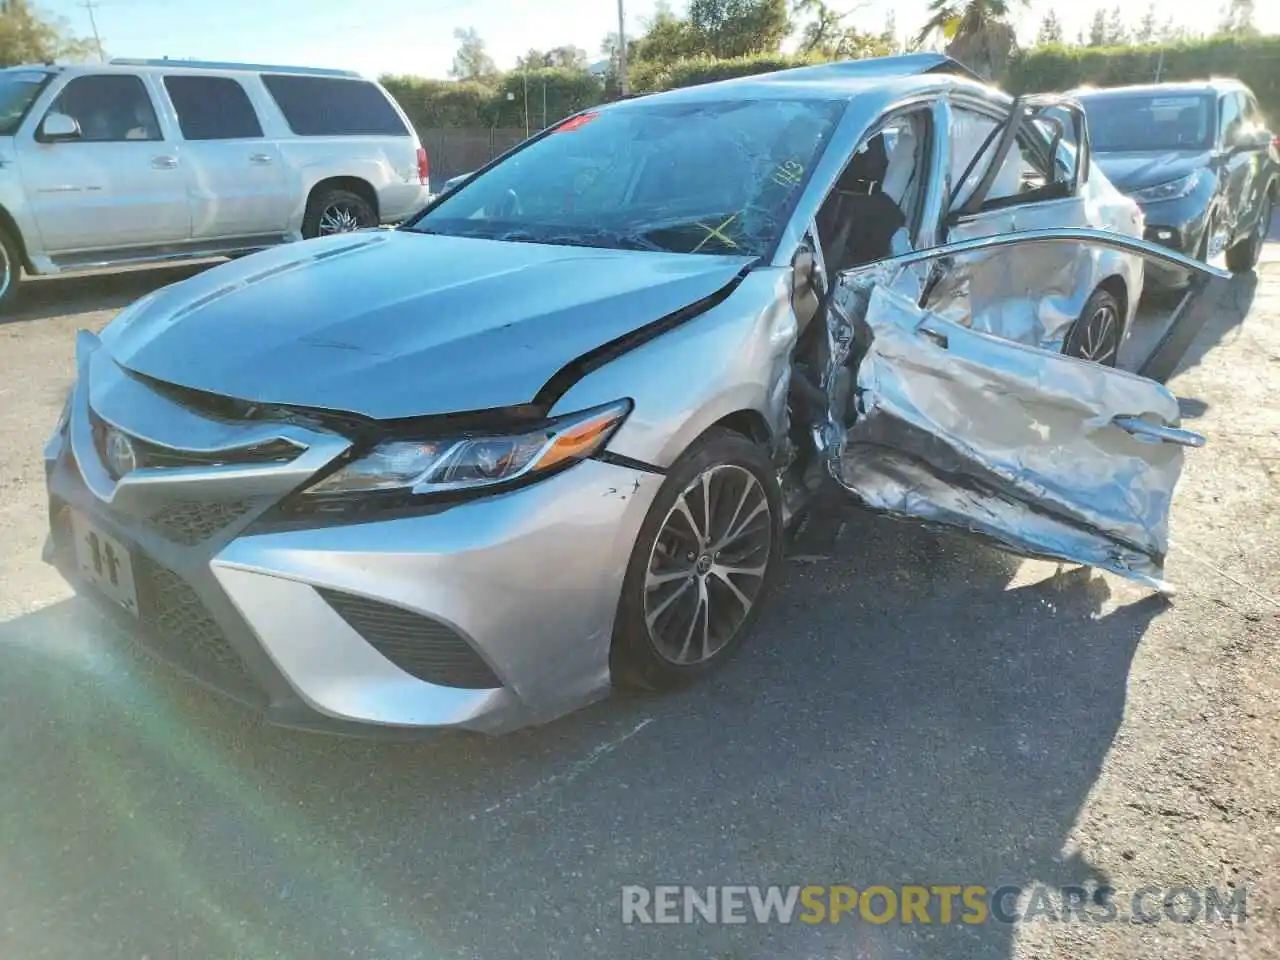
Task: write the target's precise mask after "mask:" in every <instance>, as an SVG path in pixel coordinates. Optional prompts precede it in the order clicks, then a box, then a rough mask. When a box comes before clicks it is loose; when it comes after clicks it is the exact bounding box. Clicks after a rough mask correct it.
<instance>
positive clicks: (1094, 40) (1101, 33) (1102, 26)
mask: <svg viewBox="0 0 1280 960" xmlns="http://www.w3.org/2000/svg"><path fill="white" fill-rule="evenodd" d="M1106 45H1107V14H1106V11H1104V10H1103V9H1102V8H1101V7H1099V8H1098V9H1097V10H1095V11H1094V13H1093V19H1092V20H1090V21H1089V46H1091V47H1105V46H1106Z"/></svg>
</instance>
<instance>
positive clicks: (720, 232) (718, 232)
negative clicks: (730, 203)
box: [689, 213, 741, 253]
mask: <svg viewBox="0 0 1280 960" xmlns="http://www.w3.org/2000/svg"><path fill="white" fill-rule="evenodd" d="M737 219H738V215H737V214H736V213H731V214H729V219H727V220H725V221H724V223H722V224H720V225H719V226H718V227H708V226H707V225H706V224H705V223H699V224H698V226H700V227H701V228H702V229H703V230H705V231H707V235H706V236H705V237H703V238H702V239H701V240H699V241H698V245H697V246H696V247H694V248H693V249H692V250H691V251H689V252H690V253H697V252H698V251H699V250H701V249H702V248H703V247H705V246H706V245H707V244H708V243H709V242H710V241H712V240H719V241H720V242H721V243H723V244H724V245H725V246H727V247H730V248H731V249H733V250H738V249H741V248H740V247H739V246H738V245H737V244H736V243H734V241H733V240H732V239H731V238H730V237H727V236H725V234H724V228H725V227H727V226H729V224H731V223H733V221H735V220H737Z"/></svg>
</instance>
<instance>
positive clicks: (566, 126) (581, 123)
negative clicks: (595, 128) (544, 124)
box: [553, 113, 600, 133]
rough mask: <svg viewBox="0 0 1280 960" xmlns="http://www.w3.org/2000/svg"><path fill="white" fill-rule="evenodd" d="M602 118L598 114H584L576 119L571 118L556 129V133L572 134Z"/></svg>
mask: <svg viewBox="0 0 1280 960" xmlns="http://www.w3.org/2000/svg"><path fill="white" fill-rule="evenodd" d="M598 116H600V114H598V113H583V114H579V115H578V116H576V117H570V118H569V119H568V120H566V121H565V122H564V123H562V124H560V126H558V127H556V128H555V130H554V131H553V132H554V133H570V132H572V131H574V130H577V129H578V128H579V127H585V126H586V125H587V124H588V123H590V122H591V121H592V120H594V119H595V118H596V117H598Z"/></svg>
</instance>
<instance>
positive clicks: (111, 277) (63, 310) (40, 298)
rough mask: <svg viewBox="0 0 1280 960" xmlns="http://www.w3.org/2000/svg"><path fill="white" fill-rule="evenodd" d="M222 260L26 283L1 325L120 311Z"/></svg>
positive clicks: (53, 278)
mask: <svg viewBox="0 0 1280 960" xmlns="http://www.w3.org/2000/svg"><path fill="white" fill-rule="evenodd" d="M220 262H222V261H213V262H212V263H211V262H209V261H200V262H198V263H184V264H180V265H177V266H169V267H153V268H147V269H132V270H125V271H121V272H118V273H108V272H95V273H85V274H78V275H73V276H67V277H42V278H40V279H38V280H29V281H26V282H24V283H23V284H22V286H21V287H20V288H19V290H18V301H17V303H16V305H15V306H14V307H13V309H12V311H11V312H10V313H9V314H8V315H7V316H4V317H0V324H6V323H32V322H38V321H40V320H48V319H50V318H52V317H60V316H65V315H67V314H74V313H89V312H93V311H98V310H120V309H122V308H124V307H127V306H128V305H129V304H131V303H132V302H133V301H134V300H137V299H138V298H139V297H142V296H145V295H146V294H148V293H150V292H151V291H152V290H156V289H158V288H160V287H163V286H167V285H169V284H171V283H177V282H178V281H179V280H186V279H187V278H188V277H193V276H195V275H196V274H197V273H200V272H201V271H203V270H207V269H209V267H210V266H212V265H215V264H216V263H220Z"/></svg>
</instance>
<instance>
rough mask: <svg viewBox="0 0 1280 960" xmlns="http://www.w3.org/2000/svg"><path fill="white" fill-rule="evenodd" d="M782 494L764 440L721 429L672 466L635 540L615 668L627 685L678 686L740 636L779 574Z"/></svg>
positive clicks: (715, 662)
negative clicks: (748, 437)
mask: <svg viewBox="0 0 1280 960" xmlns="http://www.w3.org/2000/svg"><path fill="white" fill-rule="evenodd" d="M781 520H782V498H781V493H780V491H779V488H778V483H777V480H776V478H775V476H774V471H773V467H772V464H771V463H770V461H769V458H768V456H767V455H766V453H765V451H764V450H763V449H761V447H760V446H759V445H758V444H756V443H753V442H752V441H750V440H748V439H747V438H746V437H743V436H741V435H740V434H737V433H734V432H732V431H729V430H723V429H720V428H714V429H712V430H710V431H708V432H707V433H706V434H704V435H703V436H702V437H701V438H700V439H699V440H697V441H696V442H695V443H694V444H693V446H691V447H690V448H689V449H688V450H687V451H685V453H684V454H683V455H682V456H681V457H680V459H679V460H677V461H676V462H675V464H674V465H673V466H672V468H671V471H670V473H669V474H668V475H667V479H666V481H665V482H664V483H663V485H662V487H661V489H660V490H659V491H658V495H657V497H656V498H655V499H654V502H653V504H652V506H651V507H650V508H649V514H648V516H646V517H645V521H644V523H643V525H642V526H641V528H640V535H639V537H637V539H636V544H635V547H634V548H633V549H632V553H631V560H630V561H629V563H628V564H627V572H626V576H625V578H624V580H623V585H622V597H621V599H620V600H619V603H618V616H617V622H616V623H615V626H614V634H613V647H612V649H611V651H610V668H611V670H612V673H613V677H614V681H615V683H616V684H618V685H619V686H622V687H629V688H632V689H640V690H669V689H673V688H676V687H679V686H682V685H684V684H685V683H688V682H690V681H692V680H695V679H697V678H698V677H701V676H703V675H704V674H706V673H708V672H710V671H711V670H713V669H715V668H716V667H718V666H719V665H720V664H721V663H723V662H724V661H725V660H726V659H727V658H728V657H729V656H730V655H731V654H732V653H733V651H734V650H735V649H736V648H737V647H738V646H739V645H740V643H741V642H742V639H743V637H744V636H745V635H746V634H747V632H748V631H749V630H750V628H751V625H752V624H753V623H754V621H755V617H756V615H757V613H758V611H759V605H760V601H761V600H762V599H763V598H764V596H765V594H766V593H767V590H768V587H769V586H770V584H771V582H772V580H773V578H774V576H775V575H776V573H777V568H778V563H779V558H780V557H781V553H782V528H781Z"/></svg>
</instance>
